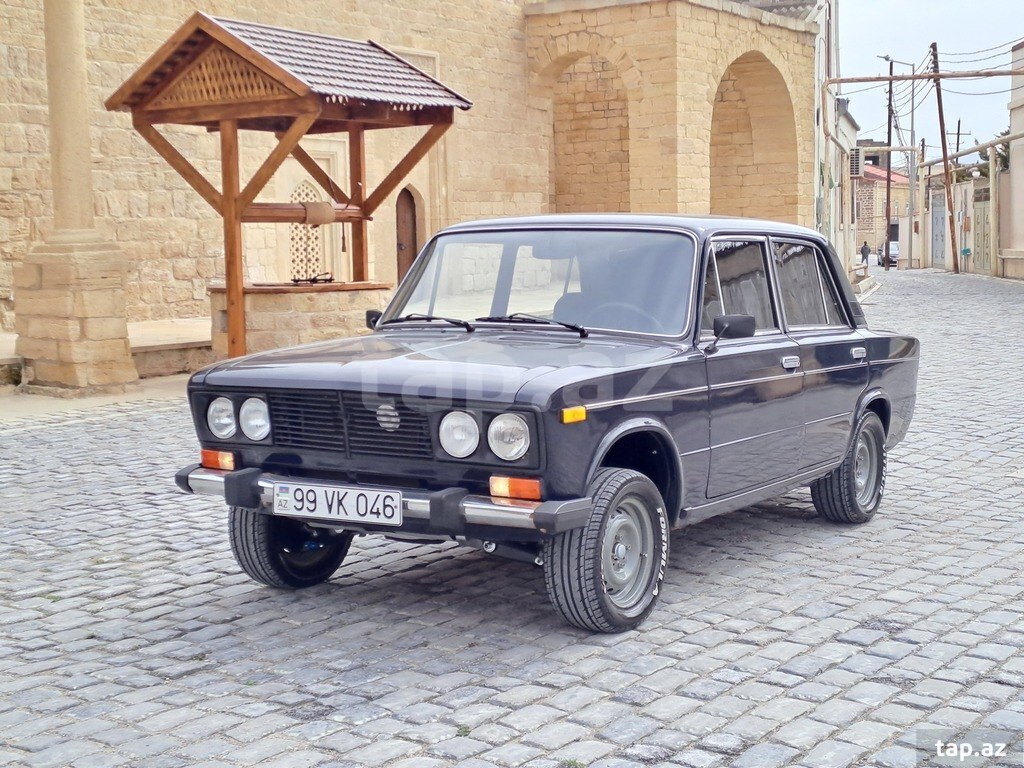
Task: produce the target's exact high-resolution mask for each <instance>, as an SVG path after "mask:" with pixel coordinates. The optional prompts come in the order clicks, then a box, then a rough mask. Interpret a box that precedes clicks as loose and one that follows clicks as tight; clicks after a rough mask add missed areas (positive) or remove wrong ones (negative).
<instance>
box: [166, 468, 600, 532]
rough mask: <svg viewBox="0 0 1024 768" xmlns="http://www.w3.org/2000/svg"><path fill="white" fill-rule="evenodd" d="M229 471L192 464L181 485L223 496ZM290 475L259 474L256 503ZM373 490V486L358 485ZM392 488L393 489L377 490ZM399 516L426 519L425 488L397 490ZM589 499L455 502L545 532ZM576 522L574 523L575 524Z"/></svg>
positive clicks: (472, 520)
mask: <svg viewBox="0 0 1024 768" xmlns="http://www.w3.org/2000/svg"><path fill="white" fill-rule="evenodd" d="M228 474H230V473H229V472H228V471H226V470H219V469H206V468H205V467H196V468H195V469H193V470H191V471H189V472H188V473H187V475H186V476H185V484H187V486H188V489H189V490H190V491H191V492H192V493H198V494H205V495H210V496H220V497H221V498H223V497H224V482H225V480H224V478H225V477H226V476H227V475H228ZM296 481H297V479H296V478H294V477H285V476H282V475H272V474H261V475H260V476H259V478H258V479H257V481H256V482H257V484H258V485H259V489H260V502H261V505H262V506H263V507H264V508H266V509H268V510H269V509H272V508H273V494H274V483H275V482H296ZM308 482H310V484H313V485H355V484H354V483H352V484H346V483H330V482H323V481H318V480H313V479H310V480H309V481H308ZM360 487H365V488H367V489H368V490H375V488H374V486H360ZM381 490H394V489H381ZM401 493H402V515H403V517H405V518H409V519H412V520H427V521H429V520H430V497H431V495H432V494H431V493H430V492H427V491H410V490H405V489H402V490H401ZM590 508H591V500H590V499H589V498H582V499H569V500H565V501H543V502H541V501H520V500H516V499H496V498H493V497H491V496H473V495H469V496H464V497H462V499H461V500H460V501H459V509H460V511H461V512H462V515H463V517H464V519H465V522H466V523H467V524H469V525H491V526H495V527H498V528H526V529H531V530H539V531H541V532H556V530H551V531H549V530H548V529H549V528H552V527H554V528H555V529H557V530H566V528H565V527H563V526H562V525H555V524H553V521H554V520H555V518H558V517H560V516H561V517H562V519H563V520H565V521H569V519H570V518H572V524H570V525H569V527H570V528H576V527H581V526H582V525H583V522H584V521H585V517H586V515H585V513H589V510H590ZM577 523H578V524H577Z"/></svg>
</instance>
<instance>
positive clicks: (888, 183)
mask: <svg viewBox="0 0 1024 768" xmlns="http://www.w3.org/2000/svg"><path fill="white" fill-rule="evenodd" d="M894 63H895V62H893V60H892V59H889V77H890V78H891V77H892V65H893V64H894ZM887 114H888V115H889V126H888V131H887V134H886V139H885V146H887V147H891V146H892V123H893V120H892V80H889V107H888V109H887ZM886 158H887V159H886V161H885V251H884V252H885V256H884V257H883V261H884V262H885V271H886V272H888V271H889V251H890V249H891V246H890V245H889V241H890V240H892V224H891V222H892V151H891V150H889V152H888V154H887V155H886Z"/></svg>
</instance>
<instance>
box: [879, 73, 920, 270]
mask: <svg viewBox="0 0 1024 768" xmlns="http://www.w3.org/2000/svg"><path fill="white" fill-rule="evenodd" d="M881 58H882V59H884V60H885V61H888V62H890V64H891V63H895V64H902V65H903V66H905V67H910V73H911V74H915V73H916V71H917V67H916V66H915V65H914V64H912V63H911V62H909V61H900V60H899V59H894V58H892V57H891V56H889V55H885V56H882V57H881ZM889 82H890V85H891V84H892V81H891V80H890V81H889ZM916 86H917V81H916V80H911V81H910V145H911V146H913V145H915V144H916V143H917V135H916V134H915V133H914V112H915V110H916V108H917V104H916V103H915V100H914V96H915V95H916V94H915V88H916ZM891 157H892V155H891V153H890V161H889V165H890V167H891V166H892V160H891ZM920 162H922V163H923V162H924V148H923V147H922V149H921V159H920ZM907 166H908V169H909V176H910V210H909V211H908V215H909V216H908V221H909V222H910V232H909V233H908V236H907V268H908V269H909V268H911V267H913V266H914V206H915V204H916V202H917V163H915V162H914V158H913V156H912V155H908V157H907ZM922 210H924V209H923V208H922Z"/></svg>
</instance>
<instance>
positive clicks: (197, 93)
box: [106, 13, 472, 356]
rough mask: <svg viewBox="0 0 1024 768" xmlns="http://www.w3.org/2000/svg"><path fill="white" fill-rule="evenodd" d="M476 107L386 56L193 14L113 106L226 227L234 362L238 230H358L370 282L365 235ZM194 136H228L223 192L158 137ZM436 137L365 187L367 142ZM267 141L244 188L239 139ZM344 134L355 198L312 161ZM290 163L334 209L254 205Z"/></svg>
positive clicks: (361, 267)
mask: <svg viewBox="0 0 1024 768" xmlns="http://www.w3.org/2000/svg"><path fill="white" fill-rule="evenodd" d="M470 106H472V104H471V103H470V102H469V101H468V100H466V99H464V98H463V97H462V96H460V95H459V94H457V93H456V92H455V91H453V90H451V89H450V88H448V87H447V86H445V85H443V84H442V83H440V82H438V81H437V80H435V79H434V78H432V77H431V76H430V75H428V74H426V73H425V72H422V71H421V70H419V69H417V68H416V67H414V66H413V65H412V64H410V63H408V62H407V61H405V60H404V59H402V58H400V57H399V56H397V55H395V54H393V53H391V52H390V51H388V50H386V49H385V48H383V47H382V46H380V45H377V44H376V43H374V42H372V41H370V42H359V41H354V40H345V39H342V38H336V37H327V36H324V35H316V34H312V33H308V32H298V31H295V30H290V29H282V28H280V27H271V26H266V25H263V24H255V23H252V22H247V21H235V20H231V19H222V18H215V17H212V16H207V15H205V14H202V13H196V14H194V15H193V16H192V17H191V18H189V20H188V21H186V22H185V24H183V25H182V26H181V28H180V29H178V31H177V32H175V33H174V34H173V35H171V37H170V38H169V39H168V40H167V41H166V42H165V43H164V44H163V45H162V46H161V47H160V48H159V49H158V50H157V51H156V53H154V54H153V55H152V56H150V58H149V59H148V60H147V61H146V63H145V64H143V65H142V66H141V67H140V68H139V69H138V71H136V72H135V74H133V75H132V76H131V77H130V78H128V80H127V81H125V83H124V84H123V85H122V86H121V87H120V88H118V89H117V91H116V92H114V94H113V95H112V96H111V97H110V98H109V99H107V101H106V107H107V109H109V110H130V111H131V113H132V123H133V125H134V126H135V129H136V130H137V131H138V132H139V133H140V134H141V135H142V136H143V138H145V139H146V141H148V142H149V143H150V144H151V145H152V146H153V148H154V149H155V150H156V151H157V152H158V153H159V154H160V156H161V157H163V158H164V160H166V161H167V162H168V163H169V164H170V165H171V166H172V167H173V168H174V169H175V170H176V171H177V172H178V173H179V174H180V175H181V176H182V178H184V179H185V181H186V182H188V183H189V184H190V185H191V186H192V188H193V189H195V190H196V192H198V193H199V194H200V195H201V196H202V197H203V199H204V200H206V202H208V203H209V204H210V205H211V206H212V207H213V208H214V210H216V211H217V213H219V214H220V215H221V217H222V218H223V220H224V258H225V282H226V292H227V314H228V354H229V355H231V356H235V355H241V354H244V353H245V350H246V344H245V305H244V288H243V269H242V229H241V225H242V224H243V223H248V222H273V223H290V222H296V223H306V224H317V225H318V224H331V223H336V222H347V223H350V224H351V228H352V277H353V280H354V281H357V282H361V281H366V280H368V277H369V274H368V272H369V270H368V263H369V258H368V252H367V238H366V230H367V227H366V223H367V221H368V220H369V218H370V217H371V216H372V214H373V212H374V211H375V210H376V209H377V207H378V206H380V204H381V203H382V202H383V201H384V200H385V199H386V198H387V196H388V195H389V194H391V193H392V192H393V191H394V190H395V189H396V188H397V187H398V185H399V184H400V183H401V181H402V179H404V178H405V177H406V176H407V175H408V173H409V172H410V171H411V170H412V168H413V167H414V166H415V165H416V164H417V163H418V162H419V161H420V160H422V159H423V158H424V156H426V154H427V152H428V151H429V150H430V148H431V147H432V146H434V144H436V143H437V141H438V140H439V139H440V138H441V136H442V135H443V134H444V133H445V131H446V130H447V129H448V127H449V126H450V125H451V124H452V122H453V119H454V113H455V109H456V108H458V109H469V108H470ZM167 123H170V124H178V125H197V126H202V127H205V128H206V129H207V130H210V131H219V132H220V151H221V187H222V188H221V190H220V191H218V190H217V189H216V188H215V187H214V185H213V184H211V183H210V182H209V181H208V180H207V179H206V178H205V177H204V176H203V175H202V174H201V173H200V172H199V171H198V170H197V169H196V168H195V166H194V165H192V163H191V162H189V160H188V159H187V158H186V157H184V156H183V155H182V154H181V153H180V152H179V151H178V150H177V149H176V148H175V147H174V146H173V145H172V144H171V143H170V142H169V141H168V140H167V139H166V138H164V136H163V135H162V134H161V133H160V132H159V131H158V130H157V129H156V126H157V125H159V124H167ZM419 125H422V126H429V128H428V129H427V131H426V133H425V134H424V135H423V136H422V138H420V140H419V141H418V142H417V143H416V144H415V145H414V146H413V147H412V149H411V150H409V152H408V154H406V155H405V157H403V158H401V159H400V160H399V161H398V162H397V163H396V164H395V166H394V167H393V169H392V170H391V172H390V173H388V174H387V175H386V176H385V177H384V179H383V180H381V181H380V182H379V184H377V186H376V187H375V188H374V189H373V190H372V191H369V190H368V188H367V185H366V167H365V166H366V162H365V154H366V151H365V143H364V133H365V131H368V130H375V129H380V128H401V127H408V126H419ZM239 130H250V131H269V132H272V133H274V134H276V135H277V137H278V142H277V146H276V147H275V148H274V149H273V151H272V152H271V153H270V154H269V155H268V156H267V158H266V160H264V162H263V164H262V165H261V166H260V167H259V169H258V170H257V171H256V172H255V173H254V174H253V176H252V178H251V179H249V181H248V182H247V183H246V184H245V185H244V186H242V184H241V180H240V178H239V164H238V131H239ZM340 132H345V133H348V148H349V180H348V181H349V184H348V192H345V191H343V187H342V185H340V184H338V183H337V182H335V180H334V179H332V178H331V177H330V176H329V175H328V174H327V173H326V172H325V171H324V170H323V168H321V167H320V166H319V164H318V163H317V162H316V161H315V160H314V159H313V158H312V157H311V156H310V155H309V154H307V153H306V152H305V151H304V150H303V149H302V148H301V147H300V146H299V142H300V140H301V139H302V137H303V136H305V135H306V134H310V133H314V134H324V133H340ZM289 155H291V156H293V157H294V158H295V159H296V160H297V161H298V162H299V163H300V164H301V165H302V167H303V168H304V169H305V171H306V172H307V173H308V174H309V175H310V176H311V177H312V178H313V180H314V181H316V182H317V183H318V184H319V185H320V186H321V187H323V189H324V191H325V192H326V193H327V195H328V196H329V197H330V200H331V202H325V203H257V202H255V199H256V196H257V195H258V194H259V193H260V191H261V190H262V189H263V187H264V186H265V185H266V184H267V182H268V181H269V180H270V178H271V177H272V176H273V175H274V172H275V171H276V170H277V169H278V168H279V167H280V165H281V163H282V162H284V160H285V159H286V158H287V157H288V156H289Z"/></svg>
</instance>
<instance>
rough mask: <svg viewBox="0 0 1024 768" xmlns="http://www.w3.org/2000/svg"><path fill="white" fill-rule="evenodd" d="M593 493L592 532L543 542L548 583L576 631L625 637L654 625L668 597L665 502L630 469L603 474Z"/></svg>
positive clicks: (597, 478)
mask: <svg viewBox="0 0 1024 768" xmlns="http://www.w3.org/2000/svg"><path fill="white" fill-rule="evenodd" d="M589 494H590V496H591V498H592V499H593V500H594V509H593V511H592V512H591V514H590V519H589V520H588V521H587V524H586V526H584V527H583V528H577V529H575V530H572V531H566V532H565V533H560V534H558V535H556V536H554V537H552V538H550V539H548V540H547V541H546V542H545V543H544V582H545V585H546V586H547V590H548V597H549V598H550V599H551V603H552V604H553V605H554V606H555V608H556V609H557V610H558V612H559V613H560V614H562V616H563V617H564V618H565V620H566V621H568V622H569V623H570V624H573V625H575V626H577V627H580V628H582V629H588V630H592V631H595V632H624V631H626V630H628V629H632V628H634V627H636V626H638V625H639V624H640V623H641V622H643V620H644V619H646V618H647V615H648V614H649V613H650V612H651V611H652V610H653V609H654V605H655V603H656V602H657V600H658V595H659V593H660V592H661V584H662V581H663V580H664V578H665V569H666V567H667V565H668V547H669V524H668V515H667V514H666V511H665V502H664V501H663V500H662V498H661V494H660V493H659V492H658V489H657V487H656V486H655V485H654V483H652V482H651V481H650V479H649V478H647V477H646V476H645V475H642V474H640V473H639V472H634V471H633V470H631V469H602V470H600V471H599V472H598V473H597V475H596V476H595V477H594V480H593V482H592V483H591V485H590V489H589ZM610 536H611V537H612V538H609V537H610ZM634 550H635V551H636V554H635V555H631V554H630V553H631V552H633V551H634ZM644 550H647V551H644Z"/></svg>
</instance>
